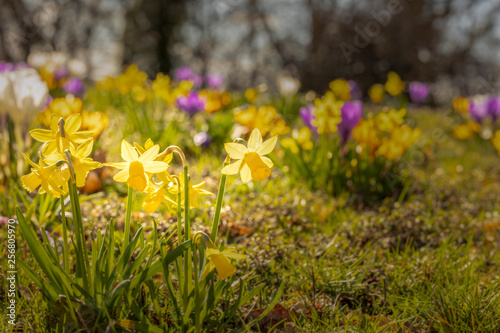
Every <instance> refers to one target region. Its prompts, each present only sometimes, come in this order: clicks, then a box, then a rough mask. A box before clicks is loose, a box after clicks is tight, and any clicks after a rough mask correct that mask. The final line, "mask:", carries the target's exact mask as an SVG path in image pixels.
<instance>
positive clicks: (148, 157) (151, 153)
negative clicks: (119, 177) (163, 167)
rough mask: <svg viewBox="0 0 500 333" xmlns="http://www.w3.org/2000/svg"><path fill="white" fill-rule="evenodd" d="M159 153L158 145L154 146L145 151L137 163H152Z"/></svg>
mask: <svg viewBox="0 0 500 333" xmlns="http://www.w3.org/2000/svg"><path fill="white" fill-rule="evenodd" d="M159 152H160V146H159V145H154V146H153V147H151V148H149V149H148V150H146V151H145V152H144V154H142V155H141V156H140V157H139V161H140V162H150V161H153V160H154V159H155V158H156V156H158V153H159Z"/></svg>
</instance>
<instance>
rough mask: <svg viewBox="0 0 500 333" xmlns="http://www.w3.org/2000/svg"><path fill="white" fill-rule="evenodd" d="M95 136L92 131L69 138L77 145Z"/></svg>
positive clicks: (69, 136)
mask: <svg viewBox="0 0 500 333" xmlns="http://www.w3.org/2000/svg"><path fill="white" fill-rule="evenodd" d="M93 136H94V132H91V131H81V132H76V133H73V134H71V135H68V138H69V139H70V140H72V141H74V142H76V143H82V142H84V141H85V140H87V139H89V138H91V137H93Z"/></svg>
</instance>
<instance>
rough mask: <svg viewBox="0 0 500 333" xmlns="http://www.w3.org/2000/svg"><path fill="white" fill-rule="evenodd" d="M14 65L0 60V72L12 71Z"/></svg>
mask: <svg viewBox="0 0 500 333" xmlns="http://www.w3.org/2000/svg"><path fill="white" fill-rule="evenodd" d="M15 68H16V66H15V65H14V64H11V63H9V62H0V73H3V72H12V71H13V70H14V69H15Z"/></svg>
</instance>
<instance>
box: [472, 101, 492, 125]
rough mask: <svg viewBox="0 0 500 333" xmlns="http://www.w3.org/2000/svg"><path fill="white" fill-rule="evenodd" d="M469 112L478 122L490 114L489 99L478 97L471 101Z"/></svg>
mask: <svg viewBox="0 0 500 333" xmlns="http://www.w3.org/2000/svg"><path fill="white" fill-rule="evenodd" d="M469 114H470V115H471V117H472V118H473V119H474V120H475V121H476V122H478V123H481V122H482V121H483V119H484V118H486V117H487V116H488V99H487V98H484V97H477V98H474V99H473V100H471V101H470V105H469Z"/></svg>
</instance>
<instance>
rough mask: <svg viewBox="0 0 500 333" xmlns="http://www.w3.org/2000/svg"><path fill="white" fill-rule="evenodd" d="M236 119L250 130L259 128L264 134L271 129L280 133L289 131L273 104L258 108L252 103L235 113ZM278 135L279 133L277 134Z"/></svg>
mask: <svg viewBox="0 0 500 333" xmlns="http://www.w3.org/2000/svg"><path fill="white" fill-rule="evenodd" d="M234 120H236V121H237V122H238V123H240V124H242V125H243V126H245V127H246V128H248V129H249V130H250V131H253V130H254V129H255V128H258V129H259V131H260V132H261V133H262V135H264V136H265V135H266V134H267V133H268V132H270V131H271V130H273V131H279V132H280V134H283V132H286V131H287V130H288V131H289V128H288V127H287V126H286V123H285V122H284V121H280V120H282V119H281V118H280V116H279V115H278V111H276V109H275V108H274V107H273V106H265V105H264V106H261V107H259V108H257V107H256V106H255V105H250V106H249V107H248V109H245V110H242V111H239V112H237V113H235V114H234ZM275 135H277V134H275Z"/></svg>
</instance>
